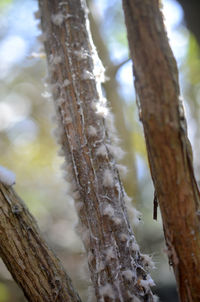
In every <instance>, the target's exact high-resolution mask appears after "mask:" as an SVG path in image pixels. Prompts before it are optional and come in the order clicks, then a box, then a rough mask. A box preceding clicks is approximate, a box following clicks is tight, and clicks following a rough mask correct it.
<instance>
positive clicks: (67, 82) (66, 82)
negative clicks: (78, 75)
mask: <svg viewBox="0 0 200 302" xmlns="http://www.w3.org/2000/svg"><path fill="white" fill-rule="evenodd" d="M70 84H71V82H70V81H69V80H68V79H65V80H64V82H63V87H67V86H69V85H70Z"/></svg>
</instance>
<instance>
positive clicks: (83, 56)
mask: <svg viewBox="0 0 200 302" xmlns="http://www.w3.org/2000/svg"><path fill="white" fill-rule="evenodd" d="M74 54H75V55H76V56H77V58H78V61H80V60H85V59H87V57H88V56H89V54H88V52H87V51H86V50H85V49H84V48H81V50H75V51H74Z"/></svg>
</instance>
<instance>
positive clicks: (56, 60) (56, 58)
mask: <svg viewBox="0 0 200 302" xmlns="http://www.w3.org/2000/svg"><path fill="white" fill-rule="evenodd" d="M50 59H51V61H50V63H51V64H55V65H56V64H60V63H61V61H62V57H61V56H53V55H52V56H51V57H50Z"/></svg>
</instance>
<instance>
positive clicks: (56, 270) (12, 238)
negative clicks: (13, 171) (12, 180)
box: [0, 184, 81, 302]
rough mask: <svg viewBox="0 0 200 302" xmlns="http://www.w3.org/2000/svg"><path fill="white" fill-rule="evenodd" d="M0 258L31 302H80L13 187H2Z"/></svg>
mask: <svg viewBox="0 0 200 302" xmlns="http://www.w3.org/2000/svg"><path fill="white" fill-rule="evenodd" d="M0 234H1V236H0V255H1V258H2V260H3V261H4V263H5V264H6V266H7V268H8V270H9V271H10V273H11V275H12V276H13V278H14V280H15V281H16V282H17V284H18V285H19V286H20V287H21V288H22V290H23V292H24V294H25V296H26V298H27V299H28V301H31V302H47V301H48V302H55V301H66V302H67V301H69V302H81V300H80V298H79V296H78V294H77V293H76V292H75V290H74V288H73V286H72V283H71V280H70V278H69V277H68V276H67V274H66V273H65V271H64V269H63V267H62V265H61V263H60V261H59V260H58V259H57V258H56V256H55V255H54V253H53V252H52V251H51V250H50V249H49V247H48V246H47V244H46V243H45V241H44V239H43V238H42V236H41V234H40V232H39V230H38V227H37V224H36V221H35V220H34V218H33V216H32V215H31V214H30V212H29V211H28V209H27V208H26V206H25V205H24V203H23V202H22V201H21V199H20V198H19V197H18V196H17V194H16V193H15V191H14V190H13V189H12V188H11V187H6V186H4V185H2V184H0Z"/></svg>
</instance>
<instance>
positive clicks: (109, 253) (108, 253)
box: [105, 246, 116, 262]
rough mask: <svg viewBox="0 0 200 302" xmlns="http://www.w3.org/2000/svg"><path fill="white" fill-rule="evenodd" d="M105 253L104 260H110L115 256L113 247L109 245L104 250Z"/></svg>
mask: <svg viewBox="0 0 200 302" xmlns="http://www.w3.org/2000/svg"><path fill="white" fill-rule="evenodd" d="M105 255H106V261H108V262H109V261H110V260H111V259H115V258H116V256H115V252H114V249H113V247H112V246H111V247H109V248H107V250H106V251H105Z"/></svg>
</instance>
